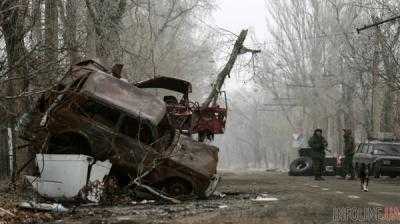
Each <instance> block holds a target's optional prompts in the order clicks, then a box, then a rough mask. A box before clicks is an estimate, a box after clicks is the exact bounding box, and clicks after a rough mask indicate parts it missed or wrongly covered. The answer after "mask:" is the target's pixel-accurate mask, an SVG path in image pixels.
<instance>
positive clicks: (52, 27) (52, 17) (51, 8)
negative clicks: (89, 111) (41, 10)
mask: <svg viewBox="0 0 400 224" xmlns="http://www.w3.org/2000/svg"><path fill="white" fill-rule="evenodd" d="M44 32H45V37H44V38H45V47H46V48H45V57H46V62H47V63H48V66H47V68H48V70H47V74H46V77H45V81H44V83H45V84H47V85H49V84H51V80H52V78H54V77H55V76H54V74H56V73H57V72H58V66H57V64H58V9H57V1H55V0H46V1H45V31H44Z"/></svg>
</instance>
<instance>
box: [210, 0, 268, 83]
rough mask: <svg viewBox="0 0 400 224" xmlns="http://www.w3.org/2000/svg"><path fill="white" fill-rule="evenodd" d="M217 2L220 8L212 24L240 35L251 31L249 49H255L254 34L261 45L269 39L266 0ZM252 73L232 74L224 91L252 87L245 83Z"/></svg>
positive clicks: (245, 71)
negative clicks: (243, 31)
mask: <svg viewBox="0 0 400 224" xmlns="http://www.w3.org/2000/svg"><path fill="white" fill-rule="evenodd" d="M216 2H217V4H218V8H217V9H216V10H215V11H214V13H213V18H212V19H213V21H212V23H214V24H215V25H216V26H218V27H220V28H224V29H226V30H229V31H231V32H234V33H236V34H239V33H240V31H241V30H242V29H249V31H250V33H249V35H248V37H247V39H246V43H245V45H247V46H248V47H254V45H253V43H252V41H251V40H252V39H251V38H252V37H253V33H254V34H255V37H256V41H257V42H260V43H261V42H263V41H265V40H266V39H267V33H268V27H267V22H266V17H267V14H268V13H267V9H266V6H265V0H216ZM232 44H233V43H232ZM227 53H228V52H227ZM243 57H244V58H249V57H248V56H241V58H243ZM225 63H226V61H221V65H224V64H225ZM251 73H252V72H251V71H247V70H244V71H241V72H240V74H237V73H234V74H232V75H231V78H230V79H227V80H226V82H225V85H224V89H226V90H238V89H241V88H244V87H251V85H250V86H249V85H247V84H245V83H244V82H243V81H244V80H248V79H249V78H250V77H251Z"/></svg>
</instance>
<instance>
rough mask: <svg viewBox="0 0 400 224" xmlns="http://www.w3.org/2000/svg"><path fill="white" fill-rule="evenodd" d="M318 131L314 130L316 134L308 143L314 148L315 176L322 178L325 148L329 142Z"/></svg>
mask: <svg viewBox="0 0 400 224" xmlns="http://www.w3.org/2000/svg"><path fill="white" fill-rule="evenodd" d="M316 132H317V130H316V131H315V132H314V135H313V136H312V137H311V138H310V139H309V140H308V145H309V146H310V147H311V149H312V159H313V167H314V176H315V177H316V178H320V177H321V176H322V173H323V167H324V159H325V150H326V147H327V146H328V142H327V141H326V140H325V138H324V137H322V136H318V135H317V134H316Z"/></svg>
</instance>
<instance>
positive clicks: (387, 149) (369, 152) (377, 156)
mask: <svg viewBox="0 0 400 224" xmlns="http://www.w3.org/2000/svg"><path fill="white" fill-rule="evenodd" d="M362 165H366V167H367V168H368V169H369V171H370V172H369V174H370V175H373V176H374V177H376V178H379V177H380V176H390V177H393V178H394V177H397V176H399V175H400V142H395V141H380V140H372V141H368V142H364V143H361V144H360V145H359V146H358V148H357V151H356V153H355V154H354V157H353V166H354V168H355V169H356V171H358V169H359V168H360V167H361V166H362Z"/></svg>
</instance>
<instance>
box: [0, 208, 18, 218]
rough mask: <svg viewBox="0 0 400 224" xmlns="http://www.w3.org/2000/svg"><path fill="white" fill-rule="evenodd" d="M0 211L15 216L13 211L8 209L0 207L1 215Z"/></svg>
mask: <svg viewBox="0 0 400 224" xmlns="http://www.w3.org/2000/svg"><path fill="white" fill-rule="evenodd" d="M2 213H3V214H6V215H9V216H11V217H15V215H14V214H13V213H11V212H10V211H8V210H6V209H4V208H1V207H0V215H2Z"/></svg>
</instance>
